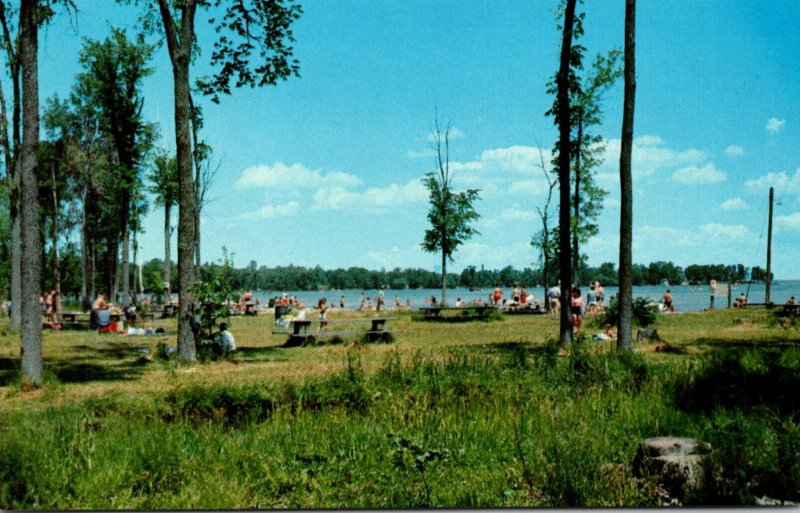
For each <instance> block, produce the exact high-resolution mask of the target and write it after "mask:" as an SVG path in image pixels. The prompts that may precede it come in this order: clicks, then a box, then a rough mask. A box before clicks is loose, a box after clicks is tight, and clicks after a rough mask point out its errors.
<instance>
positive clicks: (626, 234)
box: [617, 0, 636, 351]
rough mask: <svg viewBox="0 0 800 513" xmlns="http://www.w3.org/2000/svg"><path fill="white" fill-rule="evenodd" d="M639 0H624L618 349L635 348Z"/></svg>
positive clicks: (627, 349)
mask: <svg viewBox="0 0 800 513" xmlns="http://www.w3.org/2000/svg"><path fill="white" fill-rule="evenodd" d="M635 43H636V0H626V2H625V71H624V73H625V86H624V88H625V93H624V94H625V100H624V106H623V111H622V142H621V149H620V156H619V185H620V203H621V205H620V220H619V297H618V305H619V333H618V336H617V350H619V351H633V337H632V327H631V324H632V321H633V251H632V244H633V179H632V175H631V154H632V151H633V112H634V106H635V99H636V67H635V64H636V62H635V57H636V52H635Z"/></svg>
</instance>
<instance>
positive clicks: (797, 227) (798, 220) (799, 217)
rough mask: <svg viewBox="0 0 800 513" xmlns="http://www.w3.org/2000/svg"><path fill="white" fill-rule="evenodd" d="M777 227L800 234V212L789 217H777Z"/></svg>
mask: <svg viewBox="0 0 800 513" xmlns="http://www.w3.org/2000/svg"><path fill="white" fill-rule="evenodd" d="M775 225H776V226H779V227H781V228H784V229H786V230H790V231H794V232H797V233H800V212H795V213H794V214H789V215H788V216H776V217H775Z"/></svg>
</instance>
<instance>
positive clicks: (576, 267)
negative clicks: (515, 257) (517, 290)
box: [572, 115, 583, 283]
mask: <svg viewBox="0 0 800 513" xmlns="http://www.w3.org/2000/svg"><path fill="white" fill-rule="evenodd" d="M575 146H576V147H577V149H578V151H576V152H575V194H574V199H573V205H572V212H573V214H572V216H573V217H574V219H575V220H574V222H573V225H572V276H573V280H575V282H576V283H580V277H579V276H580V262H581V257H580V242H579V241H578V227H579V226H580V222H581V148H582V147H583V115H581V116H578V138H577V139H576V140H575Z"/></svg>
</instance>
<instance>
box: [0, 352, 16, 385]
mask: <svg viewBox="0 0 800 513" xmlns="http://www.w3.org/2000/svg"><path fill="white" fill-rule="evenodd" d="M18 372H19V359H18V358H0V387H4V386H6V385H8V384H9V383H11V382H12V381H14V378H15V377H16V376H17V373H18Z"/></svg>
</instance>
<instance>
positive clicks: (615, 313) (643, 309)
mask: <svg viewBox="0 0 800 513" xmlns="http://www.w3.org/2000/svg"><path fill="white" fill-rule="evenodd" d="M657 314H658V307H657V306H656V305H655V303H654V301H653V300H652V299H650V298H646V297H635V298H633V323H634V324H635V325H637V326H641V327H646V326H651V325H653V324H655V322H656V318H657ZM606 324H610V325H612V326H619V302H618V295H613V296H611V300H610V302H609V304H608V306H607V307H606V308H605V310H604V311H603V313H602V314H601V315H598V316H596V317H594V325H595V326H599V327H602V326H605V325H606Z"/></svg>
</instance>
